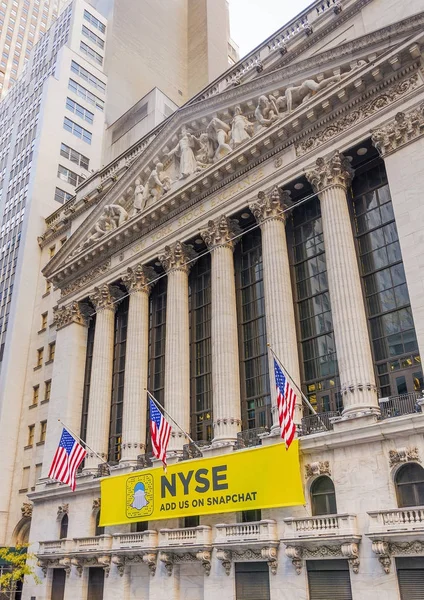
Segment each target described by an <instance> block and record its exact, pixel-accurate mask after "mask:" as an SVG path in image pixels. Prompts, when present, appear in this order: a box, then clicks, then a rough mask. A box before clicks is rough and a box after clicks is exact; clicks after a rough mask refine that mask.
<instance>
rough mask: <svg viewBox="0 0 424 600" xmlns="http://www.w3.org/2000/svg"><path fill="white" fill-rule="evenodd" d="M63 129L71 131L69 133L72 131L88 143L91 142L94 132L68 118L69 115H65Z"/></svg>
mask: <svg viewBox="0 0 424 600" xmlns="http://www.w3.org/2000/svg"><path fill="white" fill-rule="evenodd" d="M63 129H65V130H66V131H69V133H72V134H73V135H75V136H76V137H77V138H79V139H80V140H83V141H84V142H86V143H87V144H91V138H92V134H91V133H90V132H89V131H87V130H86V129H84V128H83V127H81V126H80V125H77V123H74V122H73V121H71V119H68V118H67V117H65V119H64V121H63Z"/></svg>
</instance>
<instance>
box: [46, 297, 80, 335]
mask: <svg viewBox="0 0 424 600" xmlns="http://www.w3.org/2000/svg"><path fill="white" fill-rule="evenodd" d="M53 321H54V324H55V325H56V329H57V330H58V331H59V329H63V328H64V327H67V326H68V325H71V324H72V323H77V324H78V325H83V326H84V327H87V325H88V319H87V316H86V315H85V314H84V312H83V311H82V309H81V305H80V303H79V302H71V304H68V305H66V306H60V307H57V308H55V309H54V310H53Z"/></svg>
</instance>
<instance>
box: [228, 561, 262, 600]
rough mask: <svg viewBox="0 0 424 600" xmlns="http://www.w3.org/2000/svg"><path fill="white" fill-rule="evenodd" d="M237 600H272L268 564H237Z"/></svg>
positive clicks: (235, 567)
mask: <svg viewBox="0 0 424 600" xmlns="http://www.w3.org/2000/svg"><path fill="white" fill-rule="evenodd" d="M234 571H235V579H236V600H270V597H271V596H270V587H269V567H268V564H267V563H266V562H245V563H243V562H236V563H235V564H234Z"/></svg>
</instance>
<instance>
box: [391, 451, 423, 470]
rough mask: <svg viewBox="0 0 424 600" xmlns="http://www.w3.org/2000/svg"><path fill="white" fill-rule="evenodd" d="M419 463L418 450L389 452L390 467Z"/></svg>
mask: <svg viewBox="0 0 424 600" xmlns="http://www.w3.org/2000/svg"><path fill="white" fill-rule="evenodd" d="M410 461H414V462H421V460H420V455H419V453H418V448H417V447H416V446H414V447H413V448H396V449H395V450H389V462H390V466H391V467H395V466H396V465H399V464H401V463H405V462H410Z"/></svg>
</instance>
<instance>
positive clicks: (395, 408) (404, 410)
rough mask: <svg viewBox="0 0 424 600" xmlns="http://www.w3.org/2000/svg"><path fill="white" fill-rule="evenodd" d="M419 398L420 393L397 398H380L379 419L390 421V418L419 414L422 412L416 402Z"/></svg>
mask: <svg viewBox="0 0 424 600" xmlns="http://www.w3.org/2000/svg"><path fill="white" fill-rule="evenodd" d="M421 398H422V393H421V392H409V393H408V394H399V396H389V397H388V398H380V400H379V403H380V410H381V417H380V418H381V419H390V418H391V417H400V416H402V415H411V414H414V413H420V412H422V408H421V406H420V404H419V403H418V400H420V399H421Z"/></svg>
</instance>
